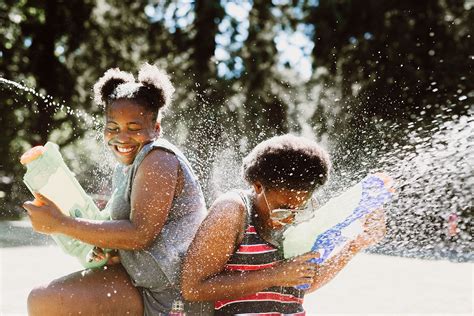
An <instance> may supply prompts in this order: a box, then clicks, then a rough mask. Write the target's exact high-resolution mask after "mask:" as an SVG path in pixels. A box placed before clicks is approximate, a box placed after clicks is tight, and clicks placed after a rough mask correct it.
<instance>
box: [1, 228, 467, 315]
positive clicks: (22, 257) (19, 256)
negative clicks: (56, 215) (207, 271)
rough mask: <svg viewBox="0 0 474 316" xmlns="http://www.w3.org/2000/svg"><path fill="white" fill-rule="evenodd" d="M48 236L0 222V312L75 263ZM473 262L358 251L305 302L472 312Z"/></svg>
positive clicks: (320, 311) (393, 310)
mask: <svg viewBox="0 0 474 316" xmlns="http://www.w3.org/2000/svg"><path fill="white" fill-rule="evenodd" d="M48 240H49V239H48V237H46V236H43V235H38V234H36V233H33V232H32V231H31V228H30V225H29V223H28V222H27V221H24V222H0V246H1V248H0V263H1V268H2V269H1V280H2V286H1V295H0V299H1V301H0V305H1V315H24V314H26V298H27V296H28V292H29V291H30V289H31V288H33V287H34V286H35V285H39V284H44V283H47V282H48V281H50V280H52V279H54V278H57V277H60V276H63V275H65V274H69V273H71V272H74V271H76V270H78V269H80V265H79V264H78V263H77V262H76V261H75V259H74V258H72V257H69V256H67V255H65V254H63V253H62V252H61V250H60V249H59V248H58V247H57V246H55V245H54V244H53V243H51V242H50V241H48ZM473 266H474V265H473V264H472V263H453V262H449V261H429V260H419V259H407V258H400V257H392V256H382V255H373V254H361V255H359V256H357V257H356V258H355V259H353V260H352V262H350V263H349V265H348V267H347V268H346V269H345V270H343V271H342V272H341V273H340V274H339V275H338V276H337V277H336V278H335V279H334V280H333V281H332V282H331V283H329V284H328V285H327V286H325V287H324V288H322V289H320V290H319V291H316V292H315V293H313V294H311V295H308V296H307V297H306V298H305V307H306V310H307V311H308V314H309V315H334V314H339V315H368V314H372V315H380V314H393V315H420V314H422V315H472V312H473V308H472V304H473V298H472V297H473ZM190 316H192V315H190Z"/></svg>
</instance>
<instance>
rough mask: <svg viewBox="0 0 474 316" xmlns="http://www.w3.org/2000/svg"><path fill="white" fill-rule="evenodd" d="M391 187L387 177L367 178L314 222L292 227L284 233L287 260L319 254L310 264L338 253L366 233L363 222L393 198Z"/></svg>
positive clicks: (331, 202) (333, 201) (322, 210)
mask: <svg viewBox="0 0 474 316" xmlns="http://www.w3.org/2000/svg"><path fill="white" fill-rule="evenodd" d="M392 186H393V180H392V178H391V177H389V176H388V175H385V174H383V173H377V174H373V175H368V176H367V177H365V178H364V179H363V180H362V181H360V182H359V183H357V184H356V185H354V186H352V187H351V188H349V189H348V190H346V191H345V192H343V193H342V194H341V195H339V196H337V197H335V198H333V199H331V200H329V202H328V203H326V204H325V205H324V206H322V207H321V208H319V209H317V210H316V211H315V214H314V216H313V217H312V218H311V219H309V220H307V221H303V222H300V223H296V224H294V225H291V226H289V227H288V228H287V229H286V230H285V231H284V232H283V254H284V256H285V258H291V257H294V256H298V255H301V254H303V253H306V252H309V251H318V252H319V253H320V257H319V258H317V259H312V260H311V261H312V262H315V263H322V262H324V261H326V260H327V259H328V258H330V257H332V256H333V255H334V254H336V253H338V250H341V249H342V248H343V247H344V246H345V245H346V244H347V242H349V241H350V240H353V239H354V238H355V237H357V235H359V234H360V233H362V232H363V222H362V221H361V220H360V219H362V217H364V216H365V215H367V214H369V213H371V212H373V211H375V210H377V209H379V208H381V207H382V206H383V205H384V204H385V203H387V202H388V201H389V200H390V199H391V197H392V194H393V192H394V189H393V188H392ZM307 287H308V286H307V285H303V286H301V287H298V288H300V289H306V288H307Z"/></svg>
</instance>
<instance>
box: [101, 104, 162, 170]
mask: <svg viewBox="0 0 474 316" xmlns="http://www.w3.org/2000/svg"><path fill="white" fill-rule="evenodd" d="M159 133H160V124H159V123H158V122H156V120H155V117H154V115H153V113H151V111H148V110H147V109H146V108H145V107H143V106H141V105H139V104H137V103H135V102H133V101H130V100H125V99H120V100H116V101H114V102H112V103H111V104H109V105H108V106H107V112H106V121H105V128H104V140H105V142H106V143H107V145H108V146H109V148H110V149H111V150H112V152H113V154H114V156H115V158H116V159H117V161H118V162H120V163H122V164H124V165H129V164H132V163H133V160H134V159H135V157H136V156H137V154H138V153H139V152H140V150H141V149H142V147H143V146H144V145H146V144H147V143H149V142H151V141H153V139H155V138H156V137H157V136H158V135H159Z"/></svg>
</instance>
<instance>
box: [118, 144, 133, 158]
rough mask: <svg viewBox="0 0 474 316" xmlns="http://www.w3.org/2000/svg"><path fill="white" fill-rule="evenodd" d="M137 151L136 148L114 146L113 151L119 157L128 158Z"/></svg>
mask: <svg viewBox="0 0 474 316" xmlns="http://www.w3.org/2000/svg"><path fill="white" fill-rule="evenodd" d="M136 149H137V146H115V151H116V152H117V153H118V154H119V155H121V156H130V155H132V154H133V153H134V152H135V151H136Z"/></svg>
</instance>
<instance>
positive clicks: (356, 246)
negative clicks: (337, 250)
mask: <svg viewBox="0 0 474 316" xmlns="http://www.w3.org/2000/svg"><path fill="white" fill-rule="evenodd" d="M362 249H364V247H362V245H361V244H360V243H359V242H357V239H355V240H352V241H351V242H350V243H349V247H348V251H349V252H350V253H351V254H352V255H355V254H357V253H358V252H359V251H361V250H362Z"/></svg>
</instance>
